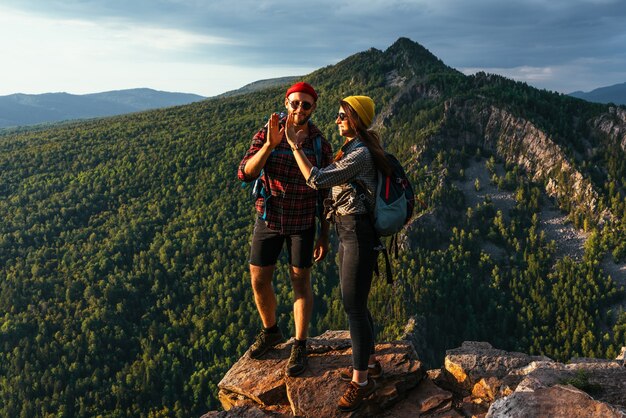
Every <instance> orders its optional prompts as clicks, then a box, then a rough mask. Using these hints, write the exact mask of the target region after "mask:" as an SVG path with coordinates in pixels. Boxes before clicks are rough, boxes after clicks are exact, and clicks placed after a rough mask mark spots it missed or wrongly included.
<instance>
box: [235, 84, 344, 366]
mask: <svg viewBox="0 0 626 418" xmlns="http://www.w3.org/2000/svg"><path fill="white" fill-rule="evenodd" d="M316 107H317V93H316V92H315V90H314V89H313V87H312V86H311V85H310V84H308V83H304V82H298V83H296V84H294V85H293V86H291V87H290V88H289V89H288V90H287V93H286V94H285V108H286V109H287V112H288V113H289V114H290V115H291V116H292V119H293V120H294V121H295V124H296V131H297V137H298V139H299V141H298V143H297V144H296V145H295V146H294V148H293V149H299V148H302V149H303V150H304V151H305V154H306V155H307V157H308V158H309V159H310V161H311V163H312V164H313V165H316V166H317V165H318V162H317V159H318V158H319V157H320V156H321V158H320V159H321V161H320V164H319V165H321V166H322V167H325V166H327V165H328V164H330V162H331V160H332V149H331V146H330V144H329V143H328V141H326V139H324V137H323V136H322V133H321V132H320V130H319V129H318V128H317V127H316V126H315V125H314V124H313V123H312V122H311V121H310V119H311V115H312V114H313V112H314V111H315V108H316ZM317 137H319V138H320V140H316V138H317ZM316 142H317V143H318V144H321V147H320V148H321V151H320V150H318V151H317V152H316V148H317V147H316V145H315V143H316ZM293 149H292V148H291V146H290V145H289V144H288V143H287V140H286V138H285V134H284V124H282V126H281V120H280V119H279V115H278V114H273V115H272V116H271V117H270V120H269V122H268V123H267V125H265V127H263V128H262V129H261V130H260V131H258V132H257V133H256V135H254V137H253V139H252V144H251V146H250V148H249V149H248V151H247V152H246V155H245V156H244V158H243V160H242V161H241V163H240V165H239V171H238V177H239V179H240V180H242V181H247V182H249V181H253V180H255V179H256V178H257V177H259V175H260V174H261V170H263V174H262V175H261V180H262V182H263V187H264V189H265V195H266V196H269V197H262V196H259V197H258V198H257V200H256V203H255V206H256V210H257V214H258V216H257V219H256V223H255V225H254V232H253V233H252V246H251V249H250V260H249V262H250V277H251V281H252V290H253V293H254V302H255V303H256V307H257V310H258V311H259V315H260V317H261V322H262V323H263V329H262V330H261V331H260V332H259V334H258V336H257V337H256V340H255V342H254V343H253V344H252V346H251V347H250V350H249V351H250V357H252V358H255V359H258V358H261V357H262V356H263V355H264V354H265V353H266V352H267V351H268V350H270V349H271V348H272V347H274V346H275V345H277V344H280V343H282V342H283V341H284V337H283V334H282V332H281V331H280V329H279V328H278V325H277V322H276V294H275V293H274V288H273V286H272V277H273V274H274V270H275V268H276V261H277V260H278V256H279V254H280V252H281V250H282V247H283V245H285V244H286V247H287V251H288V256H289V264H290V269H289V271H290V277H291V284H292V286H293V293H294V303H293V318H294V325H295V333H296V335H295V343H294V345H293V346H292V349H291V356H290V357H289V362H288V364H287V369H286V372H287V374H288V375H289V376H297V375H300V374H301V373H302V372H304V371H305V370H306V367H307V351H306V339H307V333H308V327H309V322H310V318H311V313H312V310H313V290H312V288H311V266H312V265H313V257H314V258H315V261H321V260H322V259H324V257H325V256H326V254H327V253H328V229H329V228H328V227H329V225H328V222H326V221H325V220H323V221H322V220H320V222H321V227H320V233H319V236H318V239H317V242H316V243H315V246H314V240H315V230H316V228H315V215H316V207H317V202H318V199H319V196H318V192H317V191H315V190H313V189H311V188H310V187H308V186H307V185H306V182H305V180H306V179H304V178H303V177H302V174H301V173H300V169H299V168H298V165H297V163H296V161H295V159H294V157H293ZM321 218H323V217H321ZM314 247H315V248H314Z"/></svg>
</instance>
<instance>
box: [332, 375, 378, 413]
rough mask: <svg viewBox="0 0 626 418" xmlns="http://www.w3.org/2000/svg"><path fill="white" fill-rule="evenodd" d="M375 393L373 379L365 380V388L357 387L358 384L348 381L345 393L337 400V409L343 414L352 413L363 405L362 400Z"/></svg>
mask: <svg viewBox="0 0 626 418" xmlns="http://www.w3.org/2000/svg"><path fill="white" fill-rule="evenodd" d="M374 391H376V382H375V381H374V379H367V384H366V385H365V386H359V384H358V383H355V382H352V381H350V383H348V388H347V389H346V391H345V393H344V394H343V396H342V397H341V399H339V403H338V404H337V408H339V410H340V411H343V412H349V411H354V410H355V409H357V408H358V407H359V406H361V404H362V403H363V399H365V398H367V397H368V396H370V395H371V394H372V393H374Z"/></svg>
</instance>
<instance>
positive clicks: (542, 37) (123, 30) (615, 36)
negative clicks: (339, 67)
mask: <svg viewBox="0 0 626 418" xmlns="http://www.w3.org/2000/svg"><path fill="white" fill-rule="evenodd" d="M0 8H4V9H3V10H2V14H4V13H5V11H9V12H11V13H10V14H12V15H15V14H16V13H17V12H16V11H18V10H19V11H21V13H22V14H23V15H25V16H28V17H29V18H30V19H40V20H39V23H38V24H36V25H35V26H34V27H33V33H34V34H39V36H40V37H42V38H43V39H45V42H44V44H48V45H51V46H52V47H53V48H54V49H56V50H57V51H58V50H59V49H62V50H65V51H64V52H63V53H64V54H67V55H69V56H71V55H72V52H68V51H69V50H74V51H80V53H81V54H83V57H88V58H90V59H96V60H97V61H98V62H101V63H103V64H104V63H106V62H111V61H115V60H117V61H119V62H120V63H122V62H123V60H125V59H126V60H127V61H126V62H127V65H128V66H129V70H130V68H131V64H132V65H134V62H135V61H138V62H139V63H143V62H154V63H158V62H160V63H163V65H166V64H167V65H174V64H176V65H181V66H182V65H183V64H185V63H187V64H188V65H193V66H194V67H195V68H199V67H200V66H203V65H213V66H222V68H227V67H228V68H237V67H239V68H242V69H246V70H250V71H252V70H254V69H256V70H259V71H263V73H264V75H267V71H269V70H270V69H274V70H275V71H279V72H280V73H279V74H276V75H275V76H279V75H281V76H282V75H288V74H289V73H288V72H287V71H291V70H293V69H294V68H295V69H300V70H302V71H304V72H309V71H312V70H314V69H317V68H320V67H323V66H325V65H328V64H334V63H336V62H337V61H338V60H340V59H343V58H345V57H347V56H349V55H351V54H354V53H356V52H359V51H363V50H366V49H369V48H371V47H375V48H378V49H383V50H384V49H386V48H387V47H388V46H389V45H391V44H392V43H393V42H394V41H395V40H396V39H398V38H399V37H401V36H404V37H408V38H410V39H412V40H414V41H416V42H419V43H421V44H422V45H424V46H425V47H426V48H428V49H429V50H430V51H431V52H433V53H434V54H435V55H437V56H438V57H439V58H441V59H442V60H443V61H444V62H445V63H446V64H448V65H450V66H452V67H455V68H459V69H464V71H469V70H468V69H483V70H489V69H491V70H494V71H496V70H497V71H499V72H500V73H501V74H511V75H512V76H514V77H519V78H520V79H525V80H528V81H529V82H532V83H546V84H541V86H550V83H555V84H554V85H553V86H552V87H551V88H553V89H556V88H557V87H556V86H557V85H559V86H562V88H568V87H567V86H565V82H564V81H562V80H561V81H560V80H558V77H559V76H560V75H563V74H568V75H569V76H572V77H573V78H577V74H578V75H579V77H578V78H579V79H581V80H582V81H581V82H580V83H579V84H580V87H583V85H584V86H588V87H593V86H592V85H591V83H592V82H598V83H600V84H598V85H596V87H597V86H600V85H605V84H603V83H602V81H601V80H599V76H595V75H594V74H595V73H598V74H608V75H611V77H621V76H622V74H623V71H622V70H620V68H626V57H625V56H624V45H625V44H626V25H624V24H623V22H624V21H626V8H625V7H623V1H622V0H551V1H548V0H510V1H507V2H502V1H500V0H475V1H472V2H467V1H462V0H438V1H431V0H386V1H383V0H370V1H365V0H343V1H341V2H336V1H331V0H319V1H317V2H305V3H292V2H285V1H277V0H256V1H253V0H241V1H236V2H235V1H224V0H214V1H205V0H133V1H128V0H106V1H105V0H46V1H43V0H4V1H3V5H2V6H0ZM55 22H56V25H57V26H56V29H54V31H55V32H58V33H51V30H52V29H50V27H51V26H54V25H55ZM81 25H83V26H82V29H81ZM61 32H64V33H66V34H67V36H66V37H65V38H61V37H62V35H61ZM0 33H4V34H5V35H8V33H9V32H8V30H7V29H4V30H3V29H0ZM15 33H19V34H20V37H21V36H22V34H23V33H24V31H23V29H22V30H20V29H18V28H16V27H15V26H13V32H11V34H12V35H15ZM33 36H34V35H33ZM24 37H25V38H27V39H30V38H29V36H28V35H24ZM5 39H7V37H6V36H5ZM11 39H14V36H12V37H11ZM79 41H80V42H79ZM40 43H41V41H40ZM23 46H24V47H30V48H31V50H33V49H32V48H33V47H35V46H36V43H35V41H34V40H32V41H31V42H30V44H29V43H27V42H26V44H25V45H23ZM7 48H8V47H7ZM97 51H99V52H97ZM39 52H40V53H41V54H42V55H45V56H48V59H49V60H52V61H54V57H50V51H39ZM107 56H108V57H110V58H109V59H107ZM94 57H96V58H94ZM129 57H130V58H129ZM129 60H130V61H129ZM585 60H587V61H585ZM602 65H604V67H603V66H602ZM607 65H608V66H607ZM181 68H182V67H181ZM281 68H282V69H283V70H282V71H281V70H280V69H281ZM212 76H213V77H214V78H220V77H222V78H225V77H228V76H229V74H220V73H214V74H212ZM270 77H271V75H270ZM524 77H525V78H524ZM582 77H586V79H585V80H583V79H582ZM258 78H261V77H258ZM258 78H257V79H258ZM592 79H593V80H592ZM246 81H254V79H252V80H246ZM607 81H608V80H607ZM622 81H623V80H622ZM570 84H572V83H570ZM533 85H536V84H533ZM559 88H561V87H559ZM204 94H206V93H204Z"/></svg>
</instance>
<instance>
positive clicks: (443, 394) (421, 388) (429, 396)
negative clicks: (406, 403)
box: [408, 379, 452, 413]
mask: <svg viewBox="0 0 626 418" xmlns="http://www.w3.org/2000/svg"><path fill="white" fill-rule="evenodd" d="M408 399H409V400H411V401H413V402H415V403H416V404H417V406H418V407H419V411H420V412H421V413H425V412H428V411H431V410H433V409H436V408H437V407H439V406H440V405H441V404H442V403H444V402H449V401H451V400H452V393H450V392H448V391H447V390H443V389H441V388H440V387H439V386H437V385H435V384H434V383H433V382H432V381H431V380H430V379H424V380H422V382H421V383H420V384H419V385H418V386H417V388H416V389H415V390H414V391H412V394H411V395H410V396H409V398H408Z"/></svg>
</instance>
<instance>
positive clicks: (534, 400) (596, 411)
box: [487, 385, 626, 418]
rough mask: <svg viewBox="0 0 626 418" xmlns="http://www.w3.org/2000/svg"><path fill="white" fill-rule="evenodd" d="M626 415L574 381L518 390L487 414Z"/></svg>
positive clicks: (513, 417) (529, 417) (517, 417)
mask: <svg viewBox="0 0 626 418" xmlns="http://www.w3.org/2000/svg"><path fill="white" fill-rule="evenodd" d="M540 417H551V418H626V413H624V412H623V411H620V410H619V409H617V408H616V407H614V406H611V405H609V404H607V403H605V402H601V401H597V400H594V399H593V398H592V397H591V396H589V395H588V394H587V393H585V392H583V391H581V390H579V389H576V388H575V387H573V386H571V385H555V386H551V387H545V388H541V389H538V390H534V391H516V392H515V393H513V394H512V395H510V396H507V397H504V398H501V399H498V400H497V401H495V402H494V403H493V404H492V405H491V407H490V408H489V412H488V413H487V418H540Z"/></svg>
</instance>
